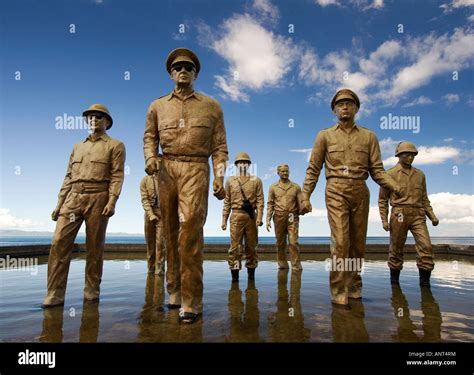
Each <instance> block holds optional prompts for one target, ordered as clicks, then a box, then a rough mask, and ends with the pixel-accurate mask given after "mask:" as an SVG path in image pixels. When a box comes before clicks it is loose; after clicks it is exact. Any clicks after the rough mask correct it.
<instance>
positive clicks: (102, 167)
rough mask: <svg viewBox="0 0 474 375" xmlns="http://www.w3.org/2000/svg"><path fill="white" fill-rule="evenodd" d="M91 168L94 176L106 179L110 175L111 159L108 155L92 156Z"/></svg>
mask: <svg viewBox="0 0 474 375" xmlns="http://www.w3.org/2000/svg"><path fill="white" fill-rule="evenodd" d="M91 169H92V174H93V177H95V178H98V179H104V178H107V177H108V176H109V170H110V168H109V159H108V158H106V157H97V156H96V157H92V158H91Z"/></svg>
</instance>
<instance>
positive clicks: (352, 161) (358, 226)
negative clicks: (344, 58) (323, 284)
mask: <svg viewBox="0 0 474 375" xmlns="http://www.w3.org/2000/svg"><path fill="white" fill-rule="evenodd" d="M359 107H360V101H359V97H358V96H357V95H356V94H355V93H354V92H353V91H351V90H348V89H342V90H339V91H338V92H337V93H336V95H334V97H333V99H332V101H331V109H332V110H333V112H334V113H335V115H336V116H337V118H338V123H337V124H336V125H334V126H332V127H330V128H327V129H324V130H322V131H320V132H319V134H318V135H317V137H316V141H315V143H314V146H313V150H312V152H311V158H310V161H309V166H308V168H307V170H306V178H305V181H304V186H303V192H302V194H303V197H304V199H303V202H302V205H303V207H302V212H301V213H302V214H304V213H306V212H310V211H311V210H312V207H311V204H310V202H309V198H310V196H311V193H312V192H313V190H314V188H315V187H316V183H317V182H318V179H319V174H320V173H321V168H322V166H323V164H324V166H325V169H326V179H327V184H326V208H327V212H328V219H329V226H330V228H331V256H332V257H333V258H336V260H337V261H339V260H342V261H343V264H344V265H346V264H347V265H350V266H351V267H345V269H344V271H340V270H331V271H330V275H329V280H330V281H329V282H330V290H331V299H332V303H333V304H335V305H347V304H348V298H357V299H358V298H361V297H362V279H361V276H360V271H361V270H360V269H354V268H359V267H354V265H360V262H361V261H363V259H364V254H365V240H366V236H367V222H368V217H369V189H368V188H367V185H366V183H365V180H367V178H368V176H369V174H370V176H371V177H372V178H373V180H374V181H375V182H376V183H377V184H379V185H381V186H384V187H386V188H387V189H389V190H390V191H397V192H399V190H400V188H399V186H398V185H397V184H396V183H395V181H393V179H392V178H391V177H390V176H389V175H388V174H387V173H386V172H385V170H384V168H383V164H382V159H381V155H380V146H379V142H378V139H377V136H376V135H375V133H374V132H372V131H370V130H369V129H366V128H363V127H362V126H360V125H357V124H356V123H355V120H354V118H355V115H356V113H357V112H358V110H359ZM358 261H359V262H358ZM346 268H348V269H346Z"/></svg>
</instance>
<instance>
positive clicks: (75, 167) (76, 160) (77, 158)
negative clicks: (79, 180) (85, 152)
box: [71, 155, 83, 176]
mask: <svg viewBox="0 0 474 375" xmlns="http://www.w3.org/2000/svg"><path fill="white" fill-rule="evenodd" d="M82 160H83V157H82V155H74V157H73V159H72V162H71V164H72V165H71V171H72V175H73V176H74V175H77V174H78V173H79V172H80V170H81V167H82Z"/></svg>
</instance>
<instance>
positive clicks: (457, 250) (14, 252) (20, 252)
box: [0, 244, 474, 258]
mask: <svg viewBox="0 0 474 375" xmlns="http://www.w3.org/2000/svg"><path fill="white" fill-rule="evenodd" d="M49 248H50V246H49V245H31V246H5V247H0V258H4V257H6V256H7V255H9V256H10V257H29V256H40V255H48V254H49ZM228 248H229V245H226V244H209V245H204V252H205V253H214V254H219V253H221V254H226V253H227V250H228ZM300 248H301V253H302V254H329V244H318V245H306V244H305V245H300ZM433 248H434V252H435V254H446V255H449V254H451V255H466V256H474V246H461V245H449V244H446V245H433ZM73 251H74V252H75V253H82V252H85V251H86V248H85V245H84V244H74V250H73ZM105 251H106V252H107V253H145V252H146V247H145V244H106V245H105ZM258 252H259V253H260V254H275V252H276V249H275V245H270V244H268V245H267V244H262V245H259V248H258ZM366 253H367V254H384V255H386V254H388V245H383V244H380V245H376V244H370V245H367V250H366ZM405 253H406V254H415V245H405Z"/></svg>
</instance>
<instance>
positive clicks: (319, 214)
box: [305, 192, 474, 235]
mask: <svg viewBox="0 0 474 375" xmlns="http://www.w3.org/2000/svg"><path fill="white" fill-rule="evenodd" d="M428 199H429V200H430V202H431V206H432V207H433V210H434V212H435V214H436V216H437V217H438V219H439V220H440V225H441V226H442V225H443V224H474V195H469V194H452V193H448V192H447V193H436V194H431V195H429V196H428ZM305 217H314V218H317V219H319V221H327V210H326V209H325V208H313V211H312V212H310V213H308V214H306V215H305ZM369 222H371V223H380V222H381V219H380V212H379V208H378V206H370V210H369ZM471 229H473V230H474V228H471ZM472 234H473V232H472V231H471V235H472ZM464 235H466V233H464ZM467 235H469V234H467Z"/></svg>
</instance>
